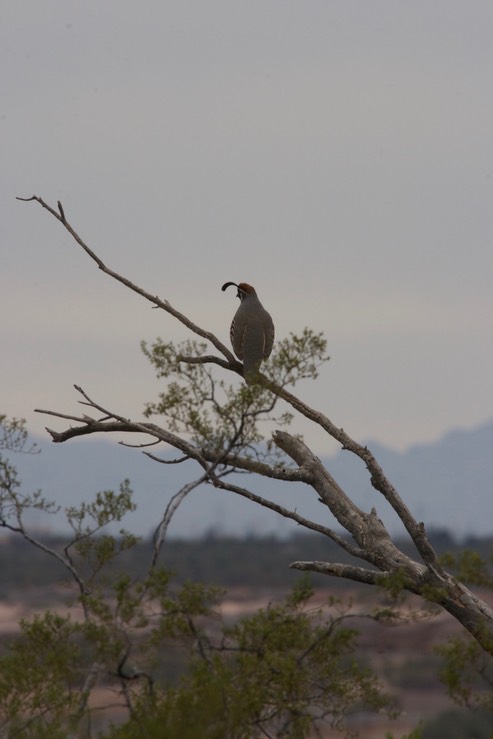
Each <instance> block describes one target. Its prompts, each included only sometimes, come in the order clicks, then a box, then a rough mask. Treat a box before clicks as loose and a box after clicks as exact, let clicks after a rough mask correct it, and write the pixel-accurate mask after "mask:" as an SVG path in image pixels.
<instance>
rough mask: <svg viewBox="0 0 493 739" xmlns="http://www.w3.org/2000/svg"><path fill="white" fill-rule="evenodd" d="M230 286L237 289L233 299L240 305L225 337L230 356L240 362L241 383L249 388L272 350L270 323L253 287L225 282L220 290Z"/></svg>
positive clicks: (272, 329) (244, 283)
mask: <svg viewBox="0 0 493 739" xmlns="http://www.w3.org/2000/svg"><path fill="white" fill-rule="evenodd" d="M230 285H234V286H235V287H236V288H238V292H237V293H236V297H237V298H239V299H240V305H239V307H238V310H237V311H236V313H235V315H234V318H233V321H232V323H231V328H230V332H229V336H230V339H231V344H232V345H233V350H234V353H235V354H236V356H237V357H238V359H241V360H242V362H243V371H244V377H245V381H246V383H247V385H251V384H253V383H254V382H255V378H256V376H257V374H258V371H259V368H260V363H261V362H262V360H263V359H267V357H268V356H270V353H271V351H272V345H273V343H274V323H273V321H272V318H271V316H270V314H269V313H267V311H266V310H265V308H264V306H263V305H262V303H261V302H260V300H259V299H258V296H257V293H256V292H255V288H253V287H252V286H251V285H247V283H246V282H240V283H239V284H236V282H225V283H224V285H223V286H222V290H226V288H227V287H229V286H230Z"/></svg>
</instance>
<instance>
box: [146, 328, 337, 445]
mask: <svg viewBox="0 0 493 739" xmlns="http://www.w3.org/2000/svg"><path fill="white" fill-rule="evenodd" d="M326 348H327V347H326V341H325V339H324V338H323V336H322V335H321V334H316V333H314V332H313V331H311V330H309V329H305V330H304V331H303V333H302V334H301V336H296V335H294V334H291V335H290V336H289V337H288V338H286V339H283V340H281V341H279V342H277V345H276V348H275V350H274V352H273V354H272V356H271V357H270V359H269V361H268V362H266V363H265V364H264V369H265V372H266V373H267V375H268V376H269V377H270V378H271V379H272V380H273V381H274V382H276V383H277V384H278V385H280V386H281V387H284V386H286V385H295V384H296V383H297V382H299V381H300V380H302V379H306V378H312V379H313V378H315V377H317V375H318V369H319V367H320V366H321V365H322V364H323V363H324V362H326V361H328V359H329V357H328V356H326ZM142 350H143V352H144V354H145V355H146V357H147V358H148V359H149V360H150V362H151V363H152V364H153V366H154V368H155V369H156V373H157V376H158V377H160V378H161V377H162V378H166V379H167V380H168V383H167V386H166V390H165V391H164V392H162V393H161V394H160V395H159V400H158V402H156V403H148V404H147V406H146V410H145V415H146V416H147V417H150V416H154V415H161V416H164V417H165V418H166V420H167V424H168V427H169V429H170V430H171V431H173V432H175V433H183V434H187V435H189V437H190V438H191V440H192V441H193V442H194V443H195V444H196V445H197V446H199V447H200V448H204V449H212V450H214V451H217V452H227V453H229V452H240V451H241V452H242V453H244V454H247V455H249V456H251V457H259V456H261V452H260V451H259V449H260V447H261V445H262V443H263V442H264V440H265V436H266V434H265V428H266V424H269V423H270V424H272V423H275V424H276V425H277V426H288V425H289V424H290V423H291V420H292V418H293V416H292V414H291V413H289V412H287V411H282V412H278V411H277V406H278V404H279V399H278V398H277V397H276V396H273V395H272V394H271V393H270V391H269V390H268V388H267V387H266V386H265V385H263V384H261V383H260V384H254V385H245V384H244V382H243V381H239V382H237V383H235V384H232V383H229V382H226V380H224V379H217V378H216V376H215V374H214V373H213V371H212V369H211V367H212V366H213V365H210V364H206V363H204V362H201V361H198V360H200V359H206V358H207V355H206V351H207V344H205V343H203V342H198V341H195V340H192V341H185V342H183V343H181V344H178V345H175V344H173V343H171V342H168V343H166V342H163V341H162V340H161V339H157V340H156V341H155V342H154V343H153V344H152V345H151V346H150V347H149V346H148V345H147V344H146V343H145V342H142ZM191 358H193V361H190V359H191ZM266 445H267V451H268V455H273V454H275V450H274V448H273V446H272V444H271V443H270V441H267V442H266ZM268 455H266V456H268Z"/></svg>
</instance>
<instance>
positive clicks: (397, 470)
mask: <svg viewBox="0 0 493 739" xmlns="http://www.w3.org/2000/svg"><path fill="white" fill-rule="evenodd" d="M33 441H35V442H36V443H37V444H38V446H39V449H40V450H41V453H40V454H35V455H24V454H23V455H12V457H11V459H12V462H13V464H15V466H16V467H17V469H18V471H19V475H20V477H21V480H22V483H23V490H24V491H25V492H28V491H31V490H36V489H41V490H42V491H43V494H44V495H45V497H46V498H48V499H53V500H55V501H57V503H58V504H59V505H60V506H61V507H62V509H63V508H64V507H66V506H71V505H75V504H77V503H78V502H81V501H82V500H86V501H87V500H90V499H91V498H92V497H93V496H94V495H95V493H96V492H98V491H100V490H106V489H117V488H118V486H119V484H120V482H121V481H122V480H123V479H125V478H129V479H130V482H131V487H132V489H133V490H134V492H135V502H136V503H137V510H136V511H135V513H133V514H131V516H129V517H128V518H127V519H126V520H125V521H124V523H123V525H124V526H126V527H127V528H128V529H130V530H131V531H133V532H134V533H138V534H142V535H147V534H149V533H150V532H151V531H153V529H154V527H155V526H156V524H157V523H158V521H159V520H160V518H161V516H162V514H163V511H164V509H165V507H166V505H167V503H168V501H169V500H170V498H171V496H172V495H173V494H174V493H175V492H177V491H178V490H179V489H180V487H181V486H182V485H184V484H185V483H187V482H189V481H190V480H193V479H195V477H198V476H199V475H200V470H199V468H198V466H197V465H196V464H195V463H192V462H185V463H184V464H179V465H160V464H158V463H156V462H153V461H151V460H149V459H148V458H147V457H145V456H144V455H143V454H142V453H141V451H139V450H137V449H129V448H126V447H122V446H119V445H118V444H117V443H116V442H117V439H116V438H114V437H113V438H112V439H111V440H110V439H101V440H99V439H98V440H96V439H92V440H82V439H75V440H72V441H70V442H66V443H64V444H53V443H51V442H50V441H48V440H47V439H46V438H43V439H39V438H33ZM368 446H369V447H370V449H371V450H372V451H373V453H374V454H375V456H376V458H377V459H378V461H379V463H380V465H381V466H382V467H383V469H384V471H385V473H386V474H387V476H388V477H389V479H390V480H391V482H392V483H393V484H394V485H395V486H396V488H397V490H398V491H399V493H400V495H401V497H402V498H403V499H404V501H405V502H406V504H407V505H408V507H409V508H410V509H411V511H412V512H413V514H414V515H415V516H416V517H417V518H418V520H420V521H424V523H425V524H426V527H427V528H428V529H432V528H439V529H447V530H448V531H449V532H451V533H453V535H454V536H455V537H457V538H458V539H462V538H464V537H466V536H468V535H475V536H488V535H491V533H492V532H493V420H492V421H491V422H489V423H487V424H485V425H483V426H480V427H478V428H475V429H473V430H472V431H464V430H460V431H451V432H450V433H447V434H446V435H445V436H444V437H443V438H442V439H440V440H439V441H437V442H435V443H431V444H423V445H417V446H413V447H411V448H409V449H408V450H407V451H405V452H402V453H401V452H396V451H393V450H392V449H389V448H386V447H384V446H382V445H380V444H377V443H371V442H368ZM323 461H324V462H325V464H326V465H327V467H328V469H329V470H330V472H331V474H332V475H333V476H334V477H335V479H336V480H337V481H338V482H339V484H340V485H341V486H342V487H343V489H344V490H345V491H346V493H347V494H348V495H350V496H351V497H352V498H353V500H354V501H355V502H356V503H357V504H358V505H359V506H360V507H361V508H363V509H364V510H370V509H371V507H372V506H375V507H376V509H377V511H378V513H379V515H380V517H381V518H382V519H383V520H384V522H385V523H386V524H387V525H388V526H389V528H390V530H391V531H392V532H393V533H400V532H401V531H402V526H401V525H400V523H399V521H398V519H397V518H396V517H395V515H394V514H393V512H392V511H391V510H389V507H388V505H387V503H386V502H385V500H384V499H383V498H382V496H380V495H379V494H378V493H377V492H376V491H375V490H374V489H373V488H372V487H371V484H370V480H369V476H368V474H367V472H366V470H365V468H364V465H363V464H362V463H361V462H360V461H359V460H358V459H356V458H355V457H354V456H353V455H351V454H350V453H349V452H344V451H340V452H339V453H337V454H336V455H335V456H333V457H326V458H324V459H323ZM230 479H231V480H232V478H230ZM238 480H239V484H241V485H243V486H244V487H249V488H250V489H251V490H253V491H254V492H255V493H257V494H259V495H263V496H264V497H268V498H270V499H272V500H275V501H277V502H280V503H282V505H284V506H285V507H291V508H295V509H296V510H297V511H298V512H300V513H302V514H303V515H304V516H306V517H309V518H312V519H314V520H317V521H319V522H322V523H326V524H327V525H329V526H333V525H334V524H335V522H334V520H333V519H332V516H331V514H330V513H329V512H328V511H327V509H326V508H325V507H324V506H322V505H321V504H320V503H319V502H318V500H317V496H316V494H315V493H314V492H313V491H312V489H311V488H309V487H307V486H304V485H301V484H297V483H292V484H289V483H279V482H276V481H272V480H267V479H263V478H258V477H256V476H247V475H241V476H238ZM31 522H32V524H33V525H36V526H37V527H41V528H44V529H48V530H50V531H52V532H56V533H58V532H59V533H65V532H66V531H67V524H66V522H65V519H64V516H63V514H62V512H60V513H58V514H56V515H52V516H45V515H42V514H36V515H34V516H32V517H31ZM334 527H335V528H338V527H337V525H335V526H334ZM296 530H298V529H297V527H296V526H295V525H294V524H293V523H292V522H290V521H287V520H285V519H281V518H279V517H278V516H276V515H275V514H274V513H271V512H270V511H268V510H267V509H265V508H260V507H259V506H256V505H255V504H253V503H251V502H249V501H246V500H243V499H240V498H238V497H237V496H235V495H233V494H230V493H225V492H223V491H218V490H215V489H214V488H213V487H212V486H210V485H203V486H202V487H200V488H198V489H196V490H194V491H193V492H192V493H190V495H189V496H188V497H187V498H186V499H185V500H184V501H183V503H182V504H181V506H180V507H179V509H178V511H177V512H176V514H175V516H174V518H173V522H172V524H171V527H170V530H169V536H170V537H184V538H198V537H202V536H204V535H207V534H211V533H214V534H217V535H231V536H238V537H242V536H249V535H255V536H263V535H267V534H272V533H275V534H277V535H278V536H282V537H284V536H287V535H289V534H290V533H292V532H293V531H296Z"/></svg>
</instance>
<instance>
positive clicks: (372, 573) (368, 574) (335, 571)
mask: <svg viewBox="0 0 493 739" xmlns="http://www.w3.org/2000/svg"><path fill="white" fill-rule="evenodd" d="M289 566H290V567H291V568H292V569H294V570H302V571H304V572H320V573H321V574H322V575H332V576H333V577H342V578H344V579H346V580H355V581H356V582H362V583H366V584H367V585H378V584H379V582H380V581H381V578H382V574H384V575H385V574H387V575H390V574H391V573H390V572H387V573H382V572H378V571H377V570H368V569H366V568H365V567H355V566H354V565H348V564H336V563H335V562H334V563H332V562H292V563H291V564H290V565H289Z"/></svg>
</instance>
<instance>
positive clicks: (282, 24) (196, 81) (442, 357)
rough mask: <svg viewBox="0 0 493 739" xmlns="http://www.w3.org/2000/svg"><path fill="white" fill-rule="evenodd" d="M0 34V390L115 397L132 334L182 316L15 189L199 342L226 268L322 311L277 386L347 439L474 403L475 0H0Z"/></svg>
mask: <svg viewBox="0 0 493 739" xmlns="http://www.w3.org/2000/svg"><path fill="white" fill-rule="evenodd" d="M0 34H1V36H0V69H1V70H2V71H1V81H0V89H1V95H0V141H1V170H0V172H1V173H0V208H1V214H0V238H1V242H0V243H1V251H0V280H1V290H0V301H1V303H0V310H1V326H0V342H1V354H0V379H1V397H0V406H1V407H0V411H3V412H7V413H8V414H10V415H16V416H23V417H25V418H27V419H28V423H29V427H30V429H31V430H32V431H33V432H35V433H41V432H42V429H43V426H44V425H45V424H46V423H47V419H45V418H43V417H40V416H38V415H37V414H34V413H33V409H34V408H35V407H42V408H51V409H56V410H60V411H62V412H65V413H73V412H77V411H78V409H77V406H76V400H77V398H76V395H75V392H74V390H73V387H72V386H73V384H74V383H77V384H79V385H82V386H83V388H84V389H85V390H86V391H87V392H88V393H89V394H90V395H92V396H93V397H94V398H95V399H96V400H98V401H99V402H101V403H103V404H104V403H105V404H107V405H108V406H110V407H111V408H112V409H114V410H115V411H118V412H119V413H121V414H123V415H128V416H137V417H140V413H141V410H142V408H143V405H144V403H145V402H146V401H148V400H151V399H152V398H154V397H155V395H156V393H157V389H158V384H157V382H156V381H155V380H154V378H153V373H152V369H151V367H150V366H149V365H148V363H147V362H146V360H145V358H144V356H143V355H142V354H141V352H140V349H139V342H140V340H141V339H147V340H152V339H153V338H154V337H156V336H158V335H159V336H161V337H162V338H164V339H167V338H171V339H180V338H186V337H187V334H186V332H185V330H184V329H183V328H182V327H181V326H180V325H177V324H176V323H174V322H173V321H172V320H171V318H170V317H168V316H167V315H166V314H164V313H162V312H160V311H157V310H152V309H151V307H150V306H149V304H147V303H146V302H145V301H143V300H141V299H140V298H138V297H137V296H135V295H134V294H132V293H130V292H128V291H126V289H125V288H124V287H122V286H120V285H118V284H116V283H113V282H112V281H111V280H110V279H109V278H108V277H107V276H105V275H104V274H102V273H100V272H99V270H98V269H97V267H96V266H95V265H94V263H92V262H91V261H90V260H89V258H88V257H87V256H86V255H85V254H84V253H83V252H82V251H81V249H80V248H79V247H78V246H77V245H76V244H75V243H74V242H73V241H71V239H70V237H69V236H68V234H67V233H66V232H65V231H64V229H63V228H62V227H61V226H60V224H58V223H57V222H56V221H55V220H54V219H53V218H51V216H49V214H47V213H46V212H44V211H42V209H41V208H40V207H39V206H38V205H36V204H35V203H20V202H17V201H16V200H15V196H16V195H20V196H30V195H32V194H33V193H35V194H37V195H40V196H42V197H43V198H45V199H46V200H47V201H49V202H50V203H53V204H55V203H56V201H57V200H58V199H60V200H61V201H62V203H63V205H64V208H65V213H66V215H67V218H68V219H69V220H70V221H71V223H72V224H73V226H74V227H75V228H76V230H78V232H79V233H80V234H81V236H82V237H83V238H84V239H85V240H86V241H87V242H88V243H89V244H90V246H91V247H92V248H93V249H94V250H95V251H96V252H97V253H98V254H99V255H100V257H101V258H102V259H103V260H104V261H105V262H106V263H107V264H108V265H109V266H110V267H112V268H113V269H115V270H117V271H119V272H121V273H123V274H125V275H126V276H128V277H129V278H130V279H132V280H133V281H134V282H137V283H138V284H140V285H141V286H142V287H144V288H145V289H147V290H149V291H150V292H152V293H157V294H158V295H159V296H160V297H162V298H167V299H169V300H170V301H171V302H172V304H173V305H174V306H175V307H176V308H178V309H180V310H182V311H183V312H185V313H187V314H188V315H189V316H190V317H191V318H192V319H193V320H195V321H197V322H198V323H200V324H201V325H202V326H203V327H205V328H208V329H210V330H212V331H214V332H215V333H216V334H217V335H218V336H219V337H220V338H221V339H223V340H224V341H227V340H228V332H229V324H230V320H231V317H232V315H233V313H234V311H235V310H236V307H237V300H236V299H235V298H234V293H233V292H231V293H222V292H221V290H220V287H221V285H222V283H223V282H225V281H226V280H234V281H246V282H250V283H252V284H253V285H254V286H255V287H256V288H257V291H258V293H259V296H260V298H261V300H262V302H263V303H264V305H265V306H266V307H267V308H268V309H269V310H270V312H271V313H272V315H273V317H274V321H275V323H276V330H277V335H278V337H283V336H285V335H286V334H287V333H288V332H289V331H300V330H301V329H302V328H303V327H304V326H306V325H307V326H310V327H312V328H313V329H315V330H317V331H323V332H324V333H325V336H326V338H327V340H328V347H329V353H330V354H331V357H332V360H331V362H330V363H329V364H328V365H327V366H326V367H325V369H324V370H323V372H322V375H321V377H320V379H319V381H318V382H317V383H316V384H313V385H312V384H307V385H304V386H302V387H301V388H300V394H301V395H302V397H303V398H304V399H306V400H307V401H309V402H310V403H313V404H315V403H316V404H318V406H319V407H320V408H321V409H322V410H323V411H325V412H326V413H327V414H328V415H329V417H330V418H331V419H332V420H333V421H334V422H335V423H336V424H337V425H339V426H343V427H344V428H345V430H347V431H348V432H349V433H350V434H351V435H353V436H354V437H356V438H357V439H360V440H367V439H376V440H378V441H380V442H382V443H385V444H387V445H389V446H392V447H394V448H398V449H403V448H405V447H407V446H409V445H410V444H413V443H416V442H423V441H427V440H432V439H436V438H438V437H439V436H441V435H442V434H443V433H444V432H445V431H447V430H449V429H452V428H460V427H462V428H471V427H474V426H476V425H479V424H480V423H483V422H484V421H486V420H488V419H490V418H491V417H492V416H493V407H492V401H493V381H492V374H493V373H492V365H493V341H492V339H493V331H492V308H493V299H492V277H493V256H492V254H493V248H492V234H493V83H492V80H493V44H492V42H491V39H492V34H493V3H491V2H489V1H486V0H485V1H481V0H474V1H473V2H471V1H470V0H468V1H467V2H466V1H465V0H464V1H463V2H458V1H457V0H443V1H437V0H433V1H432V2H430V0H423V1H420V0H413V2H409V1H408V0H393V1H392V2H388V0H386V1H385V2H380V1H378V0H377V1H376V0H360V1H359V2H356V1H352V0H336V1H331V0H276V1H274V0H258V1H255V0H244V1H242V2H237V1H235V0H192V1H187V0H180V1H179V2H178V1H175V2H163V0H159V2H158V1H157V0H156V1H149V2H145V1H144V2H139V3H137V2H128V1H127V0H105V2H100V1H99V0H98V2H95V1H94V0H89V1H88V0H85V1H84V2H72V3H67V2H65V1H62V0H57V1H54V0H44V1H43V2H39V0H23V2H18V0H3V2H2V7H1V10H0ZM79 409H80V408H79ZM49 425H51V426H55V427H58V428H62V427H63V424H62V423H61V422H60V424H58V426H57V422H55V421H53V420H49ZM301 430H302V431H304V432H305V434H306V435H307V437H308V439H309V440H310V441H312V443H313V444H314V446H315V447H316V448H317V451H320V452H324V451H329V450H331V447H330V445H328V444H326V442H325V440H324V439H323V438H322V437H321V436H319V435H313V436H312V435H311V434H310V432H309V431H308V429H307V427H306V426H303V427H301Z"/></svg>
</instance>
